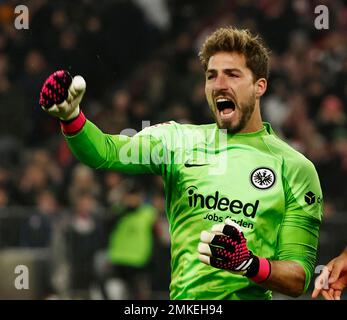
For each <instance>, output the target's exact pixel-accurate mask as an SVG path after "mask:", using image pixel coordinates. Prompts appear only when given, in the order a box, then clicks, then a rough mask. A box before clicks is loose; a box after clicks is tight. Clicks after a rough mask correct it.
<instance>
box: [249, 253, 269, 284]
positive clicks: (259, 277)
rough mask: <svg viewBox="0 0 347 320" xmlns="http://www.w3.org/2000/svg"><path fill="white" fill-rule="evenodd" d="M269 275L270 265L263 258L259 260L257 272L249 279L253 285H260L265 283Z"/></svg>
mask: <svg viewBox="0 0 347 320" xmlns="http://www.w3.org/2000/svg"><path fill="white" fill-rule="evenodd" d="M270 274H271V264H270V261H269V260H267V259H265V258H259V271H258V273H257V274H256V275H255V276H254V277H251V278H250V279H251V280H252V281H254V282H255V283H261V282H264V281H266V280H267V279H268V278H269V276H270Z"/></svg>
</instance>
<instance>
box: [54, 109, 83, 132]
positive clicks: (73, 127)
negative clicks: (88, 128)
mask: <svg viewBox="0 0 347 320" xmlns="http://www.w3.org/2000/svg"><path fill="white" fill-rule="evenodd" d="M85 123H86V117H85V116H84V114H83V112H82V111H80V113H79V114H78V116H77V117H76V118H75V119H72V120H68V121H60V127H61V130H62V131H63V133H64V134H66V135H73V134H76V133H77V132H79V131H80V130H81V129H82V128H83V126H84V124H85Z"/></svg>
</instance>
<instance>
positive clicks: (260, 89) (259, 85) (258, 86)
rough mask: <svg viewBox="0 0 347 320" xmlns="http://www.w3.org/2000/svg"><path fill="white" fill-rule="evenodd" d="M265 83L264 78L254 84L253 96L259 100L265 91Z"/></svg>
mask: <svg viewBox="0 0 347 320" xmlns="http://www.w3.org/2000/svg"><path fill="white" fill-rule="evenodd" d="M266 88H267V81H266V79H265V78H260V79H258V80H257V81H256V83H255V96H256V98H260V97H261V96H262V95H263V94H264V93H265V91H266Z"/></svg>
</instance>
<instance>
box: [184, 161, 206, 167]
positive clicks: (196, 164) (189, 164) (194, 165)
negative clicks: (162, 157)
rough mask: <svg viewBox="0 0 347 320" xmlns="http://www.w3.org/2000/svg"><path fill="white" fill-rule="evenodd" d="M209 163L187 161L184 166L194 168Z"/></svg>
mask: <svg viewBox="0 0 347 320" xmlns="http://www.w3.org/2000/svg"><path fill="white" fill-rule="evenodd" d="M207 165H208V163H189V162H186V163H185V164H184V166H185V167H186V168H192V167H202V166H207Z"/></svg>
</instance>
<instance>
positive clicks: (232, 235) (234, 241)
mask: <svg viewBox="0 0 347 320" xmlns="http://www.w3.org/2000/svg"><path fill="white" fill-rule="evenodd" d="M200 240H201V242H200V243H199V247H198V251H199V253H200V255H199V259H200V261H201V262H203V263H205V264H208V265H211V266H213V267H215V268H219V269H225V270H228V271H230V272H232V273H236V274H241V275H244V276H246V277H248V278H250V279H251V280H253V281H254V282H257V283H260V282H263V281H265V280H266V279H267V278H268V277H269V276H270V273H271V264H270V262H269V261H268V260H267V259H265V258H259V257H257V256H255V255H254V254H253V253H252V251H250V250H249V249H248V248H247V240H246V238H245V237H244V235H243V232H242V230H241V227H240V226H239V225H238V224H236V223H235V222H233V221H231V220H230V219H226V220H225V224H216V225H214V226H213V227H212V232H207V231H202V232H201V236H200Z"/></svg>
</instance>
